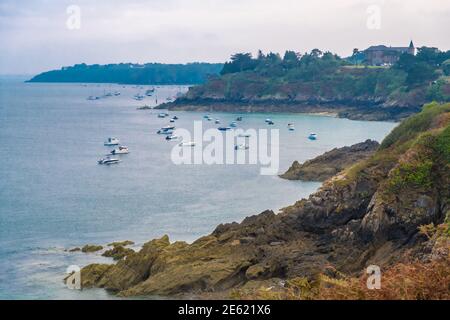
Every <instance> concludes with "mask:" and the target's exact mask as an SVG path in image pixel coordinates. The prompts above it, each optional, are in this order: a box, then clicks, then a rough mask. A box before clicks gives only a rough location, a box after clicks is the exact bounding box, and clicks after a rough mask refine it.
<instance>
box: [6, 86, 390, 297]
mask: <svg viewBox="0 0 450 320" xmlns="http://www.w3.org/2000/svg"><path fill="white" fill-rule="evenodd" d="M148 88H149V87H142V88H141V87H136V86H122V85H105V84H101V85H97V84H89V85H83V84H27V83H23V81H21V79H1V80H0V139H1V149H2V152H1V154H2V156H1V162H2V165H1V166H0V298H1V299H25V298H30V299H92V298H101V299H107V298H112V297H111V296H109V295H108V294H107V293H105V292H104V291H103V290H83V291H72V290H69V289H67V288H66V287H65V286H64V284H63V282H62V278H63V276H64V273H65V270H66V268H67V267H68V266H69V265H72V264H77V265H80V266H83V265H86V264H88V263H92V262H110V260H108V259H106V258H102V257H101V256H100V254H83V253H68V252H65V251H64V250H65V249H67V248H71V247H74V246H82V245H84V244H87V243H94V244H106V243H109V242H111V241H115V240H123V239H130V240H134V241H136V243H137V245H140V244H142V243H143V242H145V241H147V240H149V239H152V238H155V237H160V236H162V235H164V234H168V235H169V236H170V238H171V239H172V240H186V241H192V240H193V239H195V238H197V237H199V236H201V235H204V234H207V233H209V232H211V231H212V230H213V229H214V227H215V226H216V225H217V224H219V223H222V222H232V221H240V220H242V219H243V218H244V217H245V216H248V215H252V214H257V213H259V212H261V211H263V210H265V209H273V210H277V209H280V208H282V207H283V206H286V205H289V204H292V203H294V202H295V201H296V200H298V199H300V198H302V197H307V196H308V195H309V194H310V193H312V192H314V191H315V190H316V189H317V188H318V187H319V186H320V184H319V183H315V182H300V181H287V180H283V179H280V178H278V177H277V176H262V175H260V174H259V169H260V168H259V166H256V165H231V166H225V165H210V166H208V165H192V166H187V165H181V166H177V165H174V164H173V163H172V162H171V160H170V153H171V149H172V147H173V145H174V143H173V142H172V143H170V142H166V141H164V140H163V138H162V137H161V136H159V135H157V134H156V131H157V130H158V129H159V128H160V127H162V126H164V125H166V124H167V119H166V120H164V119H159V118H157V116H156V114H157V112H156V111H138V110H136V107H137V106H141V105H143V104H149V105H153V104H155V98H154V97H152V98H146V99H144V101H142V102H138V101H135V100H133V99H132V97H133V95H135V94H136V93H139V92H140V93H142V94H143V93H144V92H145V90H146V89H148ZM186 89H187V88H186V87H179V86H174V87H172V86H163V87H159V88H157V90H156V93H155V95H157V97H158V100H159V102H162V101H164V100H165V99H166V98H167V97H173V96H174V95H175V94H176V93H177V92H183V91H185V90H186ZM116 90H118V91H120V92H121V95H120V96H118V97H109V98H104V99H101V100H98V101H88V100H86V98H87V97H88V96H90V95H102V94H104V93H106V92H109V91H116ZM175 114H176V115H177V116H178V117H179V118H180V119H179V120H178V121H177V123H176V125H177V127H184V128H192V124H193V121H194V120H202V117H203V115H204V114H202V113H196V112H191V113H188V112H173V113H172V115H175ZM211 115H212V116H213V117H215V118H220V119H221V120H222V123H229V122H230V121H232V120H234V119H235V118H236V114H218V113H215V114H211ZM268 117H270V118H272V119H273V120H274V122H275V126H273V128H279V129H280V173H281V172H283V171H284V170H286V169H287V168H288V167H289V165H290V164H291V163H292V161H294V160H299V161H301V162H303V161H305V160H307V159H310V158H312V157H314V156H317V155H319V154H321V153H323V152H325V151H327V150H330V149H332V148H334V147H340V146H344V145H350V144H353V143H357V142H360V141H363V140H365V139H368V138H371V139H375V140H378V141H380V140H382V139H383V137H384V136H385V135H386V134H387V133H388V132H389V131H390V130H391V129H392V128H393V127H394V126H395V124H393V123H386V122H361V121H350V120H346V119H337V118H332V117H324V116H314V115H292V114H270V115H268V114H246V115H244V119H243V121H242V123H240V124H239V125H240V126H241V127H243V128H266V127H267V126H266V125H265V123H264V119H266V118H268ZM288 122H292V123H294V124H295V127H296V131H294V132H289V131H288V130H287V128H286V125H287V123H288ZM204 125H205V127H214V124H213V123H211V122H209V123H206V121H204ZM271 128H272V127H271ZM311 131H314V132H316V133H317V134H318V136H319V139H318V140H316V141H309V140H308V139H307V138H306V137H307V135H308V133H309V132H311ZM109 136H117V137H119V138H120V139H121V142H122V143H124V144H126V145H128V146H129V148H130V151H131V153H130V154H129V155H126V156H123V157H122V159H123V162H122V163H120V164H118V165H115V166H109V167H108V166H100V165H97V163H96V161H97V160H98V159H99V158H100V157H101V156H102V155H104V154H105V153H106V152H107V148H106V147H104V146H103V142H104V140H105V139H106V138H107V137H109Z"/></svg>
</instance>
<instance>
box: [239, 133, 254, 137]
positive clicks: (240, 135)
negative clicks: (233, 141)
mask: <svg viewBox="0 0 450 320" xmlns="http://www.w3.org/2000/svg"><path fill="white" fill-rule="evenodd" d="M251 136H252V135H251V134H250V133H240V134H238V137H239V138H250V137H251Z"/></svg>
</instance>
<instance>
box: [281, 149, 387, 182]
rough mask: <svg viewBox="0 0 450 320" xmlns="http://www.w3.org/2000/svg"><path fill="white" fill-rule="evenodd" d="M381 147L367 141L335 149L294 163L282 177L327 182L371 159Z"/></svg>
mask: <svg viewBox="0 0 450 320" xmlns="http://www.w3.org/2000/svg"><path fill="white" fill-rule="evenodd" d="M379 145H380V144H379V143H378V142H376V141H373V140H366V141H364V142H360V143H357V144H354V145H352V146H349V147H342V148H334V149H333V150H330V151H328V152H326V153H324V154H323V155H320V156H318V157H316V158H314V159H311V160H308V161H306V162H305V163H303V164H300V163H299V162H298V161H294V163H293V164H292V165H291V167H290V168H289V169H288V170H287V171H286V172H285V173H284V174H282V175H280V177H281V178H283V179H288V180H303V181H325V180H326V179H328V178H331V177H332V176H334V175H336V174H337V173H339V172H340V171H341V170H343V169H345V168H347V167H349V166H351V165H353V164H355V163H356V162H358V161H360V160H363V159H366V158H368V157H370V156H371V155H372V154H373V153H375V151H376V150H377V148H378V146H379Z"/></svg>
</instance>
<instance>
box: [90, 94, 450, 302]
mask: <svg viewBox="0 0 450 320" xmlns="http://www.w3.org/2000/svg"><path fill="white" fill-rule="evenodd" d="M416 124H420V125H417V126H416ZM449 127H450V104H445V105H441V104H437V103H434V104H431V105H428V106H427V107H425V108H424V110H423V111H422V112H421V113H419V114H417V115H414V116H412V117H411V118H409V119H408V120H407V121H405V122H403V123H402V124H400V125H399V126H398V127H397V128H396V129H395V130H393V131H392V133H391V134H390V135H389V136H388V137H387V138H386V139H385V140H384V141H383V143H382V144H381V147H380V148H379V149H378V150H377V152H376V153H375V154H374V155H372V156H371V157H369V158H368V159H366V160H362V161H360V162H358V163H357V164H355V165H353V166H351V167H350V168H347V169H345V170H344V171H342V172H340V173H339V174H338V175H336V176H334V177H333V178H331V179H328V180H327V181H326V182H325V183H324V184H323V185H322V187H321V188H320V189H319V190H318V191H317V192H316V193H314V194H312V195H311V196H310V197H309V198H308V199H303V200H300V201H298V202H297V203H295V204H294V205H292V206H290V207H287V208H284V209H283V210H282V211H281V212H280V213H279V214H275V213H273V212H272V211H265V212H263V213H261V214H259V215H256V216H251V217H247V218H245V219H244V220H243V221H242V222H241V223H236V222H234V223H229V224H222V225H219V226H218V227H217V228H216V229H215V230H214V232H212V233H211V234H210V235H208V236H205V237H202V238H200V239H198V240H196V241H194V242H193V243H192V244H188V243H185V242H180V241H177V242H173V243H171V242H170V241H169V238H168V237H167V236H164V237H162V238H161V239H155V240H152V241H150V242H148V243H146V244H145V245H144V246H143V248H142V249H141V250H140V251H139V252H135V253H130V255H128V256H127V257H126V259H122V260H119V261H118V262H117V264H114V265H103V264H100V265H99V264H95V265H89V266H86V267H84V268H83V269H82V285H83V286H84V287H90V286H94V287H102V288H106V289H108V290H111V291H113V292H115V293H118V294H119V295H122V296H136V295H155V294H157V295H176V294H190V295H192V294H198V295H200V296H205V295H206V296H211V295H215V296H217V295H222V297H229V296H230V295H231V297H242V296H244V297H246V296H247V297H248V296H251V297H252V296H253V297H256V298H261V296H260V295H259V292H261V290H263V292H265V293H266V294H267V295H269V296H271V297H274V294H280V297H282V298H289V297H292V298H301V299H315V298H340V299H348V298H358V299H372V298H374V299H400V298H408V299H409V298H411V299H431V298H447V297H448V296H449V295H448V287H449V274H448V263H449V252H450V251H449V249H450V240H449V239H450V238H449V216H450V161H449V160H450V159H449V157H448V155H449V148H448V147H449V140H448V135H449V130H450V129H449ZM422 167H424V169H422ZM405 168H406V169H405ZM415 168H419V169H418V170H415ZM430 168H431V169H430ZM416 171H417V172H418V173H417V175H418V176H414V174H413V176H412V177H411V174H412V172H416ZM398 181H401V183H398ZM392 186H394V188H392ZM368 265H378V266H379V267H380V268H381V271H382V274H383V277H382V279H383V280H382V288H383V289H382V290H380V291H368V290H367V289H364V288H363V284H362V283H363V282H362V281H363V280H364V276H363V275H364V273H365V268H366V267H367V266H368ZM318 279H319V280H320V281H319V280H318ZM440 281H442V282H440ZM330 287H332V288H333V289H327V288H330ZM290 290H291V291H290ZM267 295H266V296H262V298H264V297H267Z"/></svg>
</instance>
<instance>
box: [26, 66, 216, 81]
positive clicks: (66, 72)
mask: <svg viewBox="0 0 450 320" xmlns="http://www.w3.org/2000/svg"><path fill="white" fill-rule="evenodd" d="M222 66H223V64H221V63H188V64H162V63H147V64H142V65H141V64H132V63H120V64H108V65H98V64H94V65H86V64H84V63H82V64H76V65H74V66H72V67H63V68H61V70H52V71H48V72H43V73H41V74H38V75H37V76H35V77H33V78H32V79H31V80H29V82H84V83H93V82H95V83H123V84H155V85H169V84H179V85H182V84H199V83H203V82H205V81H206V80H207V78H208V77H209V76H211V75H217V74H219V72H220V70H221V69H222Z"/></svg>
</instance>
